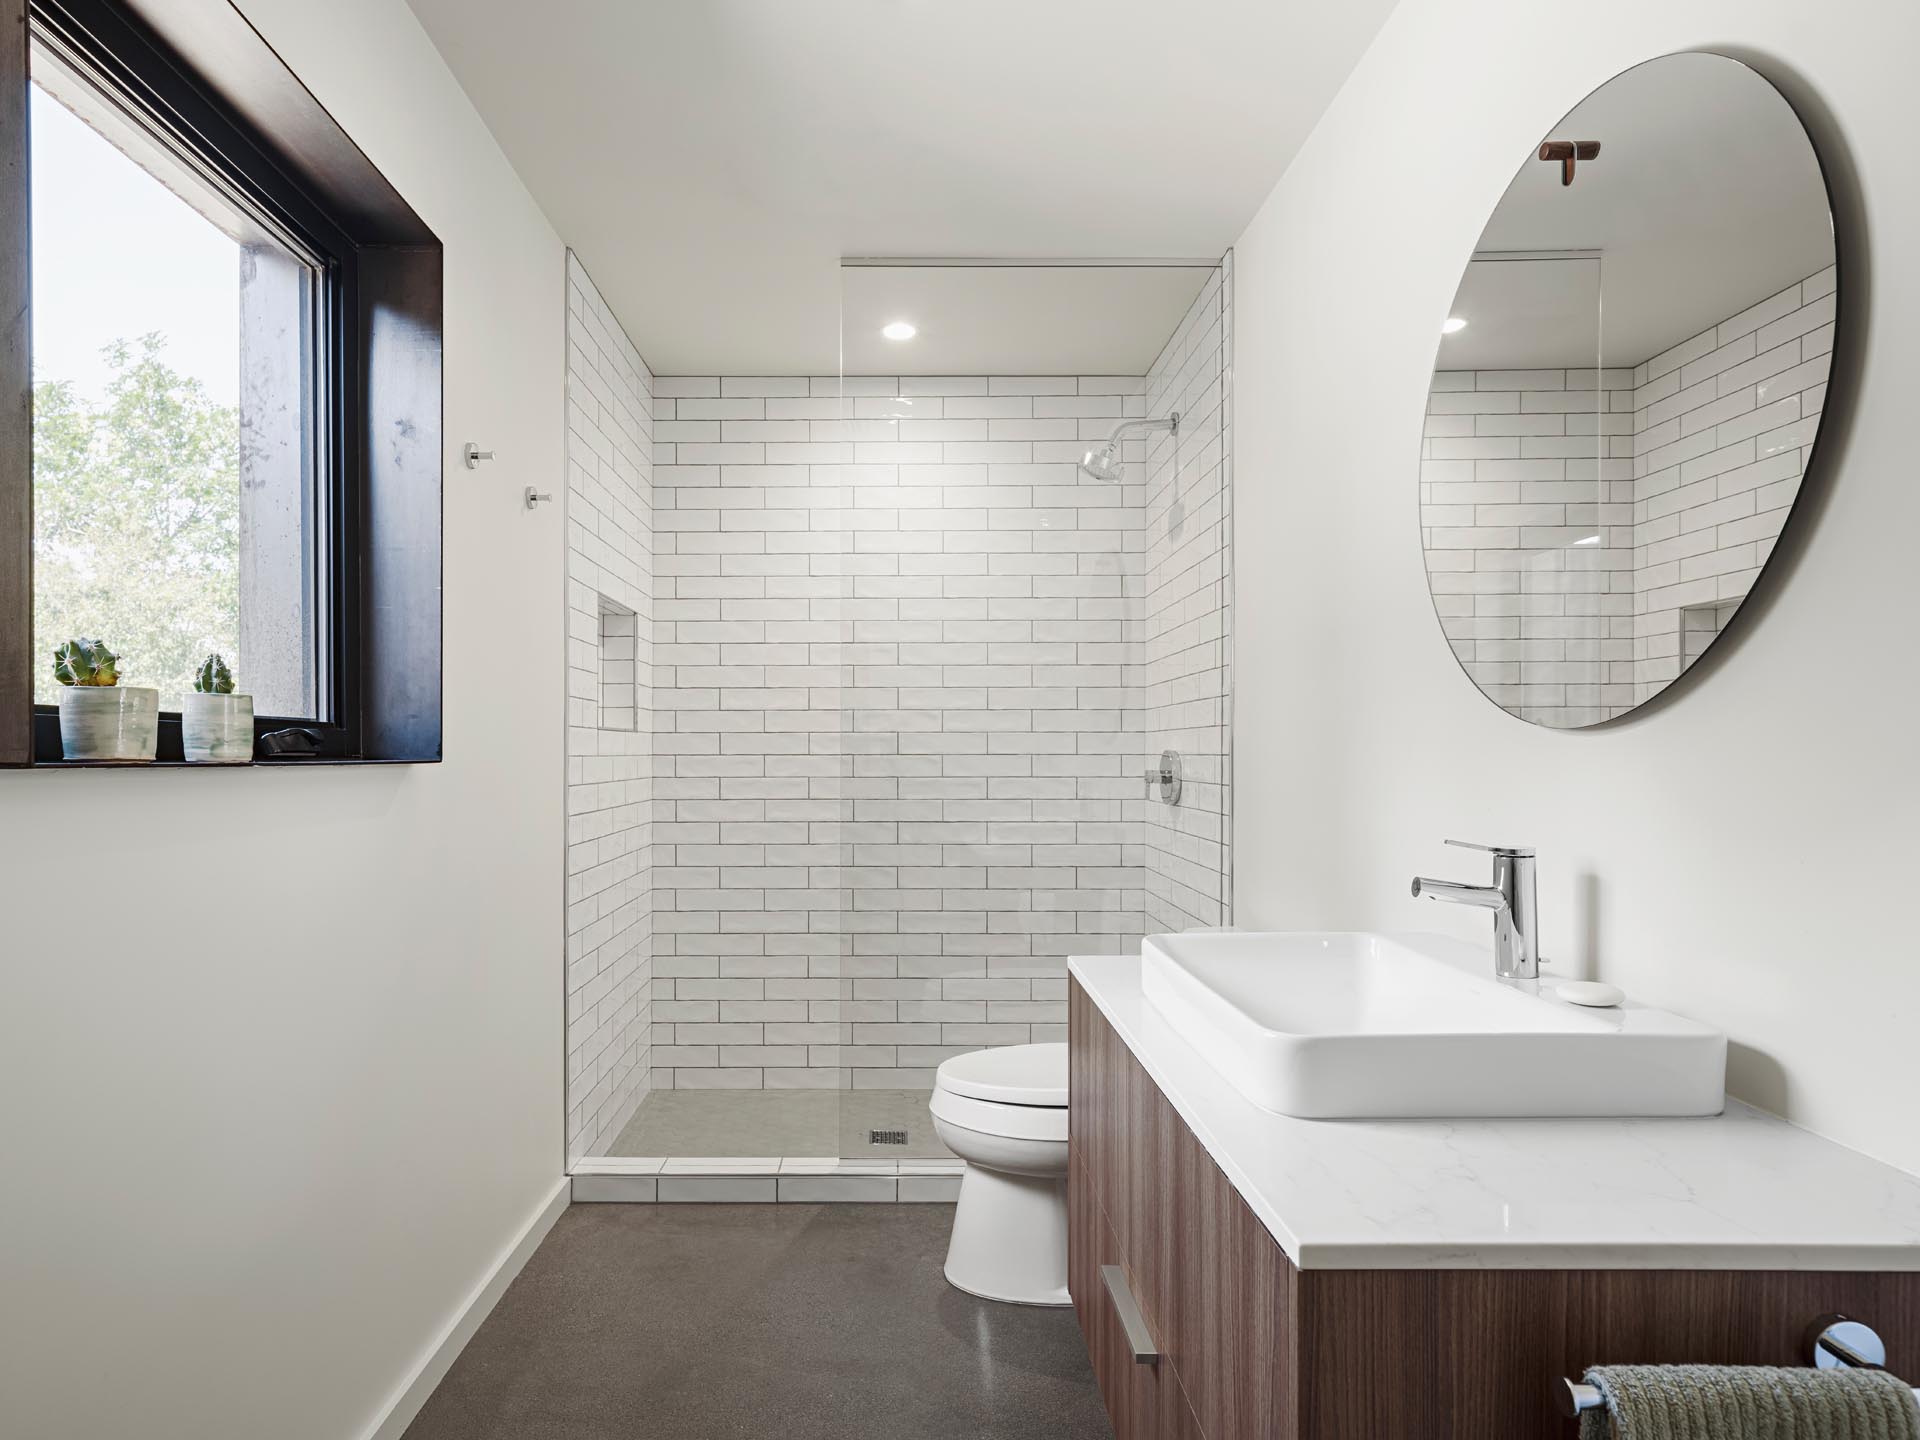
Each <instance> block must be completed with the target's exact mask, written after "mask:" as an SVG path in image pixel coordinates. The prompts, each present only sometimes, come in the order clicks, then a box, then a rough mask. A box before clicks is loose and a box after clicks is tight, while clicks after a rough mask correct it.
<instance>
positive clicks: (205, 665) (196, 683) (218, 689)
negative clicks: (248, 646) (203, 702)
mask: <svg viewBox="0 0 1920 1440" xmlns="http://www.w3.org/2000/svg"><path fill="white" fill-rule="evenodd" d="M193 688H194V689H195V690H196V691H198V692H199V693H200V694H202V695H231V694H232V693H233V671H231V670H229V669H228V668H227V660H226V657H225V656H224V655H209V656H207V658H206V659H205V660H202V661H201V662H200V668H199V669H198V670H197V671H195V672H194V676H193Z"/></svg>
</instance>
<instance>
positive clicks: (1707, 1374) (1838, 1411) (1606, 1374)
mask: <svg viewBox="0 0 1920 1440" xmlns="http://www.w3.org/2000/svg"><path fill="white" fill-rule="evenodd" d="M1587 1383H1588V1384H1589V1385H1593V1386H1597V1387H1598V1388H1599V1391H1600V1394H1601V1395H1602V1396H1603V1397H1604V1398H1605V1400H1606V1405H1605V1406H1604V1407H1603V1408H1601V1409H1598V1410H1589V1411H1587V1412H1586V1413H1585V1414H1584V1415H1582V1416H1581V1417H1580V1440H1610V1437H1611V1440H1920V1405H1916V1404H1915V1403H1914V1398H1913V1391H1912V1390H1910V1389H1909V1388H1907V1386H1906V1385H1905V1384H1904V1383H1903V1382H1902V1381H1901V1380H1900V1379H1899V1378H1898V1377H1896V1376H1893V1375H1889V1374H1887V1373H1886V1372H1885V1371H1880V1370H1808V1369H1794V1370H1786V1369H1772V1368H1769V1367H1766V1366H1759V1365H1752V1366H1742V1365H1597V1366H1595V1367H1594V1368H1593V1369H1591V1370H1589V1371H1587Z"/></svg>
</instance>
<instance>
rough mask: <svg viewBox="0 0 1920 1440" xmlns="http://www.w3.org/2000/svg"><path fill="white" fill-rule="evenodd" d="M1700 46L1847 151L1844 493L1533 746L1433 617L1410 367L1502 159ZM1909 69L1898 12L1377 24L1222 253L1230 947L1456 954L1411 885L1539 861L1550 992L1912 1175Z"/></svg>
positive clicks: (1419, 359) (1435, 15)
mask: <svg viewBox="0 0 1920 1440" xmlns="http://www.w3.org/2000/svg"><path fill="white" fill-rule="evenodd" d="M1701 47H1722V48H1724V47H1735V50H1736V53H1742V54H1746V55H1750V56H1760V57H1778V59H1777V60H1768V61H1767V63H1768V65H1769V68H1771V69H1774V70H1776V71H1778V70H1780V69H1781V68H1782V67H1786V68H1785V73H1787V74H1789V75H1797V76H1798V77H1800V81H1801V84H1800V85H1799V86H1797V87H1796V88H1797V89H1804V90H1805V91H1808V92H1810V93H1811V94H1812V95H1814V96H1816V97H1818V103H1819V106H1820V107H1821V108H1823V109H1824V110H1826V111H1828V112H1830V114H1831V117H1832V121H1833V123H1834V125H1835V126H1836V127H1837V129H1838V130H1839V131H1841V132H1843V134H1844V138H1845V142H1846V144H1847V146H1848V148H1849V149H1850V152H1851V155H1852V159H1853V162H1854V164H1855V165H1856V166H1857V167H1858V170H1859V172H1860V181H1861V187H1862V192H1863V198H1864V208H1865V211H1866V213H1867V214H1868V215H1870V216H1871V225H1872V228H1871V233H1870V235H1869V236H1868V237H1867V239H1868V241H1869V242H1870V246H1871V252H1872V255H1873V256H1874V257H1875V263H1874V264H1873V267H1872V298H1871V311H1872V316H1871V319H1872V324H1871V329H1870V332H1869V333H1866V334H1864V335H1862V334H1860V333H1859V332H1857V331H1856V334H1855V336H1854V339H1855V341H1856V342H1864V343H1863V351H1864V354H1863V363H1864V372H1863V375H1862V379H1861V387H1860V390H1859V394H1858V402H1857V408H1856V409H1855V412H1854V415H1853V417H1852V421H1851V424H1850V425H1849V424H1848V423H1847V421H1846V419H1845V417H1844V415H1843V414H1842V413H1840V412H1839V411H1838V410H1836V409H1835V408H1834V407H1833V406H1831V405H1830V407H1829V411H1828V417H1827V422H1826V423H1827V424H1828V425H1829V427H1831V430H1832V433H1831V434H1830V435H1829V436H1828V437H1827V439H1826V445H1827V446H1830V447H1832V448H1830V449H1826V450H1824V452H1823V453H1824V459H1823V464H1828V465H1834V466H1835V469H1834V471H1833V472H1831V473H1833V474H1834V475H1835V477H1836V478H1835V482H1834V483H1833V484H1832V486H1831V487H1830V490H1829V491H1828V493H1827V495H1826V496H1825V501H1826V503H1825V504H1824V506H1822V507H1821V508H1820V510H1819V513H1817V514H1803V515H1801V516H1800V517H1799V518H1798V519H1796V521H1795V528H1796V529H1797V530H1799V531H1800V536H1799V537H1798V538H1796V537H1795V536H1794V535H1793V534H1792V533H1790V534H1789V536H1788V539H1787V542H1786V543H1785V544H1784V545H1783V547H1782V551H1781V554H1780V556H1779V558H1778V562H1777V563H1782V564H1792V573H1791V574H1788V575H1773V576H1770V577H1769V580H1770V581H1771V582H1773V584H1774V585H1776V586H1778V589H1777V590H1776V591H1775V595H1774V598H1775V599H1776V600H1777V603H1768V600H1769V596H1768V593H1767V592H1768V590H1769V586H1767V585H1763V586H1762V587H1761V593H1760V594H1758V595H1757V596H1756V598H1755V601H1754V602H1752V604H1751V605H1750V606H1749V610H1750V611H1751V612H1755V613H1746V614H1743V615H1742V616H1741V619H1740V621H1739V623H1738V624H1737V626H1736V629H1735V631H1734V632H1733V633H1731V634H1730V635H1729V637H1728V639H1727V640H1726V641H1725V642H1724V643H1723V644H1722V645H1721V646H1719V647H1717V648H1716V650H1715V652H1714V654H1713V655H1712V656H1710V657H1709V658H1708V659H1707V660H1706V661H1704V662H1703V663H1702V666H1701V667H1700V670H1699V671H1697V672H1696V673H1695V674H1694V675H1693V677H1692V679H1691V681H1690V682H1689V683H1687V684H1684V685H1681V686H1679V687H1676V690H1677V691H1678V693H1677V694H1675V695H1674V696H1672V697H1671V698H1670V699H1669V700H1668V701H1666V702H1664V703H1659V704H1658V705H1657V707H1656V708H1655V710H1654V712H1653V713H1651V714H1646V715H1642V716H1640V717H1638V718H1634V719H1629V720H1627V721H1625V722H1623V723H1621V724H1618V725H1616V726H1613V727H1609V728H1606V729H1602V730H1597V731H1579V732H1572V733H1560V732H1554V731H1549V730H1546V729H1541V728H1537V727H1534V726H1531V725H1527V724H1525V723H1523V722H1521V721H1519V720H1515V719H1512V718H1510V717H1509V716H1507V715H1505V714H1503V713H1502V712H1501V711H1499V710H1498V709H1496V708H1495V707H1494V706H1493V705H1492V704H1491V703H1489V702H1488V701H1487V700H1486V699H1484V698H1483V697H1482V696H1481V695H1480V694H1479V693H1478V692H1477V691H1476V690H1475V689H1474V687H1473V685H1472V684H1471V683H1470V682H1469V681H1468V680H1467V678H1466V677H1465V676H1464V675H1463V674H1461V673H1460V670H1459V667H1458V666H1457V665H1456V664H1455V662H1454V659H1453V656H1452V655H1451V653H1450V652H1449V650H1448V647H1447V644H1446V641H1445V640H1444V639H1443V637H1442V635H1441V633H1440V629H1439V626H1438V624H1437V623H1436V621H1435V619H1434V614H1433V606H1432V605H1431V603H1430V602H1429V600H1428V597H1427V588H1426V579H1425V576H1424V574H1423V569H1422V564H1421V554H1420V536H1419V529H1418V525H1417V515H1416V496H1417V477H1418V459H1419V450H1420V431H1421V413H1422V410H1423V408H1424V400H1425V396H1426V392H1427V386H1428V383H1429V380H1430V378H1431V371H1432V366H1433V361H1434V351H1435V343H1436V340H1437V337H1438V334H1439V327H1440V322H1441V320H1442V319H1444V318H1445V316H1446V313H1447V306H1448V304H1449V301H1450V299H1451V297H1452V295H1453V293H1454V289H1455V286H1456V285H1457V283H1458V281H1459V278H1460V271H1461V268H1462V266H1463V264H1464V263H1465V261H1466V259H1467V257H1468V254H1469V252H1470V251H1471V250H1472V248H1473V245H1474V242H1475V238H1476V237H1477V236H1478V234H1479V233H1480V229H1481V226H1482V224H1483V223H1484V222H1485V220H1486V217H1487V215H1488V214H1489V213H1490V212H1491V211H1492V209H1493V207H1494V206H1495V205H1496V204H1497V203H1498V201H1499V199H1500V196H1501V194H1502V192H1503V191H1504V190H1505V188H1506V185H1507V182H1508V181H1509V179H1510V178H1511V177H1512V174H1513V171H1514V170H1515V168H1516V167H1517V166H1518V165H1520V164H1521V163H1522V162H1523V160H1524V159H1525V157H1526V155H1527V153H1528V150H1529V147H1531V146H1532V145H1533V144H1535V143H1536V142H1537V141H1538V140H1539V138H1540V136H1541V135H1543V134H1544V133H1546V131H1547V130H1548V129H1549V128H1550V127H1551V126H1552V124H1553V122H1554V121H1555V120H1556V119H1557V118H1558V117H1559V116H1560V115H1561V114H1562V113H1563V112H1565V111H1566V110H1567V109H1569V108H1570V107H1572V106H1573V105H1574V104H1575V103H1576V102H1578V101H1579V100H1580V99H1581V97H1582V96H1584V95H1585V94H1586V93H1587V92H1588V91H1590V90H1592V89H1593V88H1594V87H1596V86H1598V85H1599V84H1601V83H1602V82H1604V81H1605V80H1606V79H1607V78H1608V77H1609V76H1611V75H1612V74H1614V73H1615V72H1617V71H1619V70H1621V69H1623V68H1625V67H1627V66H1630V65H1632V64H1634V63H1636V62H1638V61H1641V60H1644V59H1647V58H1649V57H1651V56H1654V55H1657V54H1661V53H1664V52H1667V51H1672V50H1681V49H1688V48H1701ZM1916 47H1920V10H1916V9H1915V8H1913V7H1911V6H1906V5H1896V4H1888V3H1877V4H1876V3H1871V0H1840V3H1835V4H1832V5H1825V6H1819V7H1808V6H1805V5H1802V4H1799V3H1791V0H1737V3H1735V0H1715V3H1707V0H1673V3H1669V4H1665V5H1661V6H1640V5H1633V6H1615V7H1611V8H1606V9H1601V10H1594V11H1588V12H1584V13H1583V14H1582V17H1581V21H1580V24H1579V25H1578V26H1577V27H1576V28H1575V29H1571V30H1570V29H1569V28H1568V26H1567V24H1566V17H1565V15H1564V13H1563V11H1562V9H1561V8H1560V7H1557V6H1550V5H1540V4H1538V3H1534V0H1404V3H1403V4H1402V5H1401V6H1400V8H1399V10H1398V11H1396V13H1395V15H1394V16H1393V18H1392V19H1391V20H1390V21H1389V23H1388V25H1387V26H1386V28H1385V30H1384V32H1383V33H1382V35H1381V37H1380V39H1379V41H1378V42H1377V44H1376V45H1375V46H1374V48H1373V49H1372V51H1371V52H1369V54H1368V55H1367V57H1366V59H1365V60H1364V61H1363V62H1362V63H1361V65H1360V66H1359V68H1358V69H1357V71H1356V72H1355V74H1354V76H1353V77H1352V79H1351V80H1350V82H1349V83H1348V85H1347V86H1346V88H1345V89H1344V90H1343V91H1342V93H1341V95H1340V97H1339V99H1338V100H1337V101H1336V103H1335V104H1334V106H1333V107H1332V109H1331V110H1330V111H1329V112H1328V114H1327V116H1326V118H1325V119H1324V120H1323V121H1322V123H1321V125H1320V127H1319V128H1318V130H1317V131H1316V132H1315V133H1314V135H1313V137H1312V139H1311V140H1310V141H1309V143H1308V144H1307V146H1306V147H1305V149H1304V150H1303V151H1302V152H1301V154H1300V156H1299V157H1298V158H1297V159H1296V160H1295V162H1294V163H1293V165H1292V166H1291V168H1290V169H1289V170H1288V172H1287V174H1286V176H1285V177H1284V178H1283V180H1282V181H1281V183H1280V185H1279V186H1278V187H1277V188H1276V190H1275V191H1274V193H1273V195H1272V196H1271V198H1270V199H1269V200H1268V202H1267V204H1266V205H1265V207H1264V208H1263V209H1262V211H1261V212H1260V214H1259V215H1258V216H1257V217H1256V219H1255V220H1254V222H1253V224H1252V225H1251V226H1250V227H1249V228H1248V230H1247V232H1246V234H1245V235H1244V236H1243V237H1242V238H1241V240H1240V241H1239V243H1238V246H1237V247H1236V252H1235V260H1236V274H1235V279H1236V282H1237V285H1238V293H1237V295H1236V307H1235V308H1236V360H1237V366H1236V368H1237V380H1238V389H1237V401H1238V403H1237V405H1236V410H1237V416H1236V421H1237V430H1238V435H1237V441H1238V446H1237V456H1236V468H1237V477H1238V483H1237V486H1236V495H1235V513H1236V517H1237V522H1238V531H1237V537H1236V544H1237V554H1238V556H1239V559H1240V564H1239V565H1238V566H1237V574H1238V580H1237V599H1238V602H1239V605H1240V607H1241V608H1240V611H1239V614H1238V615H1237V617H1236V621H1235V626H1234V629H1235V633H1236V636H1237V643H1238V646H1239V656H1238V663H1237V665H1236V667H1235V679H1236V684H1237V695H1236V705H1237V723H1236V730H1237V733H1238V735H1239V737H1240V744H1239V746H1238V753H1237V755H1236V757H1235V759H1236V774H1237V778H1238V780H1239V783H1240V785H1241V786H1242V787H1243V789H1242V791H1241V793H1240V794H1239V795H1238V797H1237V799H1236V804H1235V807H1234V809H1235V813H1236V815H1237V816H1238V817H1239V822H1238V833H1237V840H1238V847H1239V848H1238V850H1237V852H1236V864H1235V870H1236V875H1237V881H1238V896H1239V902H1240V911H1239V914H1238V915H1237V917H1236V918H1237V919H1238V920H1239V921H1240V923H1242V924H1246V925H1253V926H1313V925H1329V926H1385V927H1395V928H1401V929H1408V928H1415V927H1418V928H1426V929H1433V930H1446V931H1451V932H1454V933H1458V934H1463V935H1467V936H1471V937H1483V936H1484V933H1485V919H1484V916H1478V915H1473V914H1467V913H1459V912H1455V911H1451V910H1448V909H1446V908H1443V907H1441V906H1438V905H1433V904H1424V903H1422V902H1415V901H1412V900H1410V899H1408V898H1407V879H1408V877H1409V876H1410V875H1411V874H1413V873H1414V872H1415V871H1416V870H1421V871H1425V872H1427V873H1437V874H1443V875H1450V874H1460V875H1463V876H1471V875H1472V874H1473V873H1474V872H1475V870H1476V868H1477V867H1476V866H1475V865H1474V863H1473V860H1474V857H1472V856H1469V855H1465V854H1463V853H1461V852H1458V851H1450V850H1443V849H1442V848H1441V846H1440V841H1441V839H1442V838H1443V837H1445V836H1450V835H1452V836H1460V837H1463V838H1466V839H1474V840H1492V841H1505V842H1519V843H1529V844H1533V845H1537V846H1538V847H1539V848H1540V851H1541V857H1542V871H1541V906H1542V910H1543V914H1544V923H1545V952H1546V954H1547V955H1548V956H1550V957H1554V958H1556V959H1558V960H1560V961H1562V962H1563V966H1562V970H1563V973H1564V972H1565V971H1574V972H1581V971H1584V972H1586V973H1597V974H1600V975H1604V976H1605V977H1607V978H1608V979H1610V980H1614V981H1617V982H1619V983H1620V984H1622V985H1624V986H1626V987H1627V989H1628V990H1630V991H1631V992H1633V993H1634V994H1635V995H1637V996H1639V997H1640V998H1641V999H1643V1000H1647V1001H1650V1002H1653V1003H1656V1004H1660V1005H1665V1006H1669V1007H1672V1008H1674V1009H1676V1010H1680V1011H1682V1012H1685V1013H1687V1014H1691V1015H1696V1016H1699V1017H1701V1018H1703V1019H1707V1020H1710V1021H1713V1022H1715V1023H1717V1024H1719V1025H1722V1026H1724V1027H1725V1028H1726V1029H1727V1031H1728V1033H1729V1034H1730V1035H1731V1036H1732V1037H1733V1038H1734V1040H1735V1041H1736V1042H1737V1043H1736V1048H1735V1050H1734V1055H1733V1060H1732V1064H1731V1078H1732V1082H1733V1085H1734V1088H1735V1089H1736V1091H1737V1092H1739V1093H1741V1094H1743V1095H1745V1096H1747V1097H1749V1098H1752V1099H1754V1100H1757V1101H1758V1102H1760V1103H1762V1104H1764V1105H1767V1106H1770V1107H1772V1108H1775V1109H1778V1110H1781V1111H1783V1112H1784V1113H1786V1114H1787V1115H1789V1116H1790V1117H1792V1118H1794V1119H1796V1120H1798V1121H1801V1122H1803V1123H1805V1124H1807V1125H1809V1126H1811V1127H1813V1128H1815V1129H1817V1130H1820V1131H1822V1132H1825V1133H1827V1134H1830V1135H1833V1136H1835V1137H1836V1138H1838V1139H1840V1140H1843V1141H1845V1142H1848V1143H1850V1144H1853V1145H1855V1146H1858V1147H1859V1148H1861V1149H1863V1150H1867V1151H1869V1152H1871V1153H1874V1154H1876V1155H1879V1156H1882V1157H1884V1158H1886V1159H1888V1160H1890V1161H1893V1162H1895V1163H1897V1164H1900V1165H1902V1166H1904V1167H1905V1168H1907V1169H1910V1170H1920V1125H1916V1123H1915V1121H1914V1115H1913V1097H1914V1092H1915V1084H1914V1081H1915V1071H1914V1061H1913V1055H1914V1046H1913V1041H1912V1031H1913V1027H1914V1023H1915V1019H1916V1017H1917V1016H1920V956H1916V947H1915V946H1914V945H1913V944H1912V943H1910V941H1909V940H1908V938H1907V936H1906V933H1905V930H1904V928H1903V927H1904V926H1905V925H1907V924H1908V923H1910V922H1911V920H1912V918H1913V907H1912V905H1911V902H1910V901H1909V900H1908V898H1907V897H1909V896H1910V895H1911V893H1912V891H1913V887H1914V873H1915V869H1916V862H1920V841H1917V840H1916V838H1915V835H1916V832H1915V830H1914V828H1913V820H1914V811H1915V803H1916V800H1920V746H1916V744H1915V743H1914V739H1913V715H1914V707H1915V702H1916V700H1920V683H1917V682H1916V680H1915V676H1914V671H1913V667H1912V666H1906V667H1902V668H1899V669H1893V670H1890V669H1889V668H1888V667H1887V665H1886V663H1885V657H1886V656H1887V655H1888V654H1889V653H1900V654H1910V653H1911V651H1912V648H1913V624H1914V615H1915V613H1916V606H1915V599H1916V596H1915V587H1916V582H1915V578H1914V573H1915V572H1914V569H1913V566H1912V560H1911V538H1910V537H1911V536H1912V535H1913V534H1914V533H1915V531H1916V529H1920V487H1916V486H1915V485H1914V484H1913V483H1912V469H1913V467H1912V438H1911V418H1910V417H1911V409H1912V406H1911V398H1910V397H1911V395H1912V393H1913V391H1914V389H1915V387H1916V385H1920V329H1917V328H1916V327H1915V326H1913V325H1912V324H1911V323H1903V317H1911V316H1913V315H1914V314H1916V313H1920V272H1916V269H1915V267H1914V266H1912V265H1911V264H1909V263H1906V260H1905V257H1907V256H1910V255H1911V254H1912V253H1914V251H1915V248H1916V246H1917V245H1920V167H1916V166H1915V165H1914V164H1913V161H1912V156H1911V153H1910V148H1909V145H1908V141H1907V136H1908V135H1909V134H1910V133H1911V130H1912V126H1913V121H1914V119H1915V116H1916V110H1917V109H1920V107H1917V106H1916V102H1915V99H1914V90H1913V85H1912V76H1911V70H1910V66H1909V65H1908V64H1907V63H1906V60H1905V58H1904V57H1910V56H1911V55H1912V54H1913V53H1914V52H1915V49H1916ZM1410 145H1411V146H1413V147H1415V149H1416V150H1417V152H1418V157H1419V162H1418V163H1417V164H1415V165H1407V164H1404V163H1402V161H1403V160H1404V158H1405V156H1406V154H1407V153H1408V147H1409V146H1410ZM1844 254H1845V252H1844V251H1843V255H1844ZM1864 281H1865V277H1864V275H1863V274H1862V273H1861V271H1860V268H1859V267H1858V266H1856V267H1855V268H1854V269H1853V271H1852V272H1851V273H1849V274H1847V275H1846V276H1845V278H1844V279H1843V288H1845V287H1848V286H1850V287H1852V293H1851V295H1850V298H1849V302H1848V303H1849V306H1850V307H1853V306H1855V305H1857V302H1859V301H1861V300H1862V299H1864V298H1865V297H1864V291H1865V283H1864ZM1846 348H1847V342H1846V341H1845V340H1844V339H1843V341H1842V349H1843V351H1844V350H1845V349H1846ZM1834 398H1835V402H1836V403H1839V399H1840V397H1839V393H1838V387H1836V393H1835V397H1834ZM1815 488H1816V489H1817V488H1818V487H1817V486H1816V487H1815ZM1815 498H1817V497H1815ZM1796 557H1797V563H1793V562H1795V560H1796ZM1782 580H1785V581H1787V582H1789V583H1786V584H1785V585H1779V582H1780V581H1782ZM1741 632H1744V633H1741ZM1756 777H1761V782H1760V783H1755V782H1756Z"/></svg>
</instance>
